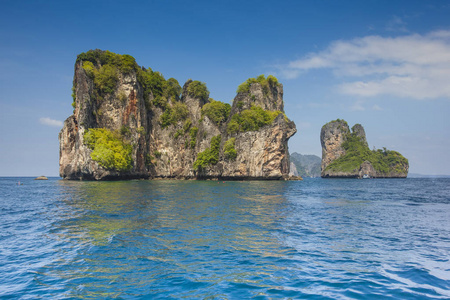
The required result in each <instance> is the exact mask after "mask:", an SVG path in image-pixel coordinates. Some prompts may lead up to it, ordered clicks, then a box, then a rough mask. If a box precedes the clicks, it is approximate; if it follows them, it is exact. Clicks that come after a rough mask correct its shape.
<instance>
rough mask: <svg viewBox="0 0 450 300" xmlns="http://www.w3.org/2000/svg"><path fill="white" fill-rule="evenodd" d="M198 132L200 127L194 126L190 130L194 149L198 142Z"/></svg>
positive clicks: (191, 145)
mask: <svg viewBox="0 0 450 300" xmlns="http://www.w3.org/2000/svg"><path fill="white" fill-rule="evenodd" d="M197 133H198V127H192V128H191V130H190V132H189V136H190V137H191V140H190V142H189V146H190V147H191V148H192V149H194V148H195V144H197ZM186 148H187V147H186Z"/></svg>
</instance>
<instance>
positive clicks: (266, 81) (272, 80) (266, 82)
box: [236, 74, 279, 95]
mask: <svg viewBox="0 0 450 300" xmlns="http://www.w3.org/2000/svg"><path fill="white" fill-rule="evenodd" d="M253 83H259V84H261V86H262V88H263V92H264V94H265V95H267V94H268V93H269V89H270V88H273V87H275V86H278V85H279V82H278V79H277V78H276V77H275V76H272V75H269V76H267V78H266V77H265V76H264V74H262V75H259V76H258V77H256V78H249V79H247V81H245V82H244V83H242V84H240V85H239V87H238V89H237V91H236V92H237V93H238V94H239V93H248V92H249V91H250V86H251V85H252V84H253Z"/></svg>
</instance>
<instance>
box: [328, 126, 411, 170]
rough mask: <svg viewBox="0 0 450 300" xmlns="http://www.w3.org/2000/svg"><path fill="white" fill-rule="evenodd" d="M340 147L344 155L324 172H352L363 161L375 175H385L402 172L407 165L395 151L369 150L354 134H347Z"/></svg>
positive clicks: (405, 160) (406, 161) (403, 158)
mask: <svg viewBox="0 0 450 300" xmlns="http://www.w3.org/2000/svg"><path fill="white" fill-rule="evenodd" d="M344 122H345V121H344ZM342 147H343V148H344V149H345V155H344V156H341V157H339V158H338V159H336V160H335V161H333V162H332V163H330V164H329V165H328V166H327V168H326V170H330V171H334V172H352V171H355V170H358V169H359V168H360V166H361V164H362V163H363V162H364V161H369V162H370V163H371V164H372V166H373V168H374V169H375V171H377V173H379V174H382V175H387V174H389V173H391V172H395V173H402V172H404V166H405V165H407V164H408V160H407V159H406V158H405V157H403V156H402V155H401V154H400V153H398V152H396V151H391V150H387V149H386V148H384V149H383V150H381V149H378V150H370V149H369V147H367V146H366V144H365V143H364V141H363V140H362V138H361V137H359V136H357V135H356V133H348V134H347V136H346V140H345V142H344V143H343V144H342Z"/></svg>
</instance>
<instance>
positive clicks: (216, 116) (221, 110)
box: [202, 98, 231, 125]
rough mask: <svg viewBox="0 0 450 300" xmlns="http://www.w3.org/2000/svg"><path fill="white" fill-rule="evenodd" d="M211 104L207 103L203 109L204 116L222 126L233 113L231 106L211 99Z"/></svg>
mask: <svg viewBox="0 0 450 300" xmlns="http://www.w3.org/2000/svg"><path fill="white" fill-rule="evenodd" d="M209 100H210V102H209V103H206V104H205V105H203V107H202V116H204V115H206V116H208V118H209V119H210V120H211V121H213V122H214V123H215V124H217V125H221V124H222V123H223V122H225V121H226V120H227V119H228V116H229V115H230V111H231V105H230V104H228V103H223V102H221V101H216V100H214V99H212V98H209Z"/></svg>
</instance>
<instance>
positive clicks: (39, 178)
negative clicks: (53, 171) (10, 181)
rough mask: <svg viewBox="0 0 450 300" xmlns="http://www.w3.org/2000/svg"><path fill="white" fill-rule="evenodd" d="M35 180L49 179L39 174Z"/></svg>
mask: <svg viewBox="0 0 450 300" xmlns="http://www.w3.org/2000/svg"><path fill="white" fill-rule="evenodd" d="M34 180H48V178H47V177H45V176H38V177H36V178H35V179H34Z"/></svg>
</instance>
